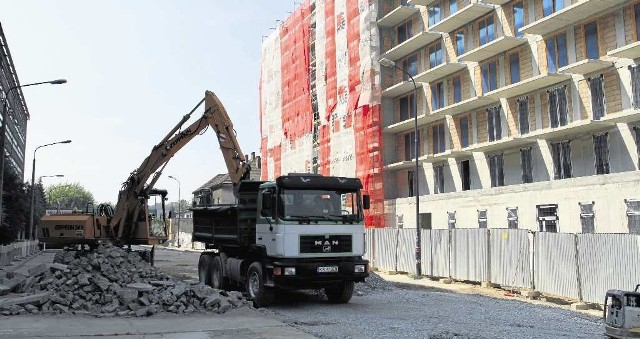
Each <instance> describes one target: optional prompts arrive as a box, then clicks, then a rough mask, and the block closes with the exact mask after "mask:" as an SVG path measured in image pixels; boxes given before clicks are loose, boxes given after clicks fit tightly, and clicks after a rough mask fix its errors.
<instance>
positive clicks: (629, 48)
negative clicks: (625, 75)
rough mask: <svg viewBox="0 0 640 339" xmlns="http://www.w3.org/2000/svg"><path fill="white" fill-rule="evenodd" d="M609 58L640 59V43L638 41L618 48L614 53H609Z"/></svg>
mask: <svg viewBox="0 0 640 339" xmlns="http://www.w3.org/2000/svg"><path fill="white" fill-rule="evenodd" d="M607 55H608V56H612V57H616V58H627V59H635V58H640V41H636V42H634V43H632V44H628V45H626V46H623V47H620V48H616V49H614V50H613V51H609V53H607Z"/></svg>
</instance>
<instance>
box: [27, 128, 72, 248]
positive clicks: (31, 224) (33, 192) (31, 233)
mask: <svg viewBox="0 0 640 339" xmlns="http://www.w3.org/2000/svg"><path fill="white" fill-rule="evenodd" d="M70 142H71V140H64V141H58V142H52V143H50V144H46V145H42V146H38V147H36V149H35V150H33V167H31V206H30V207H29V229H28V230H29V236H30V237H31V239H33V240H35V239H36V232H35V229H34V225H35V224H34V222H33V213H34V210H35V201H36V189H35V188H36V151H37V150H38V149H40V148H42V147H47V146H52V145H57V144H68V143H70ZM55 176H62V174H57V175H55Z"/></svg>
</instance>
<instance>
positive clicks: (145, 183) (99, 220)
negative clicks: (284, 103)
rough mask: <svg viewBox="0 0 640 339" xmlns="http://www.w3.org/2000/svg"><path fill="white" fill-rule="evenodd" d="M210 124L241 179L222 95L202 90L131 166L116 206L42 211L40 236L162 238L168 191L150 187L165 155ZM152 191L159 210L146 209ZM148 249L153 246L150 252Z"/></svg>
mask: <svg viewBox="0 0 640 339" xmlns="http://www.w3.org/2000/svg"><path fill="white" fill-rule="evenodd" d="M202 103H204V104H205V111H204V114H203V115H202V116H201V117H200V118H199V119H198V120H197V121H195V122H193V123H192V124H191V125H189V126H188V127H186V128H183V125H185V123H186V122H187V121H188V120H189V119H190V118H191V115H192V114H193V113H194V112H195V111H196V110H197V109H198V107H200V106H201V105H202ZM221 112H223V114H221ZM209 126H211V127H212V128H213V129H214V131H216V133H217V134H218V140H219V142H220V147H221V149H222V153H223V154H224V155H225V159H229V160H228V161H232V162H233V166H232V167H229V174H230V175H231V177H232V178H233V180H236V181H239V180H241V179H244V178H245V176H246V175H247V173H248V172H247V170H246V169H247V168H248V165H247V164H246V163H245V162H244V157H243V156H242V153H237V152H238V151H239V149H240V148H239V146H238V145H237V144H236V143H234V142H235V138H232V139H231V140H224V136H227V135H229V134H231V133H233V126H232V125H231V122H230V121H229V118H228V116H227V114H226V112H224V108H223V107H222V103H221V102H220V100H219V99H218V98H217V97H216V95H215V94H214V93H212V92H210V91H206V92H205V97H204V98H203V99H202V100H200V102H199V103H198V104H197V105H196V106H195V107H194V108H193V109H192V110H191V111H190V112H189V113H188V114H186V115H184V116H183V117H182V119H181V120H180V121H179V122H178V124H176V125H175V127H173V128H172V129H171V131H169V133H167V135H166V136H165V137H164V138H163V139H162V140H161V141H160V142H159V143H158V144H157V145H155V146H154V147H153V148H152V150H151V153H150V154H149V156H147V157H146V158H145V159H144V161H143V162H142V164H140V166H139V167H138V168H137V169H136V170H134V171H133V172H131V174H130V175H129V177H128V178H127V180H126V181H125V182H124V183H123V184H122V187H121V189H120V192H119V194H118V201H117V203H116V206H115V208H113V207H111V206H110V205H104V204H101V205H98V206H97V207H96V208H94V207H92V206H87V208H86V209H85V211H84V212H81V213H68V214H55V215H45V216H43V217H42V219H41V221H40V227H41V230H40V231H41V232H40V237H39V240H40V241H41V242H42V243H44V244H49V245H54V246H61V245H64V246H69V245H84V244H88V245H89V246H96V245H97V244H99V243H102V242H110V243H114V244H116V245H157V244H162V243H164V242H166V240H167V223H168V220H167V219H166V218H165V205H164V202H165V200H166V196H167V191H166V190H158V189H154V188H153V187H154V185H155V183H156V182H157V180H158V179H159V177H160V175H161V174H162V171H163V170H164V168H165V167H166V166H167V164H168V162H169V160H170V159H171V158H172V157H173V156H174V155H175V154H176V153H177V152H178V151H179V150H180V149H182V148H183V147H184V146H185V145H186V144H187V143H189V141H191V140H192V139H193V138H194V137H195V136H196V135H199V134H202V133H203V132H204V131H205V130H206V129H207V127H209ZM223 130H224V131H223ZM222 131H223V132H222ZM227 166H230V165H229V164H227ZM154 196H159V197H160V201H161V202H162V204H161V207H162V212H161V214H160V215H159V216H153V215H151V214H150V213H149V208H148V201H149V198H150V197H154ZM156 214H158V213H156ZM152 253H153V251H151V255H152Z"/></svg>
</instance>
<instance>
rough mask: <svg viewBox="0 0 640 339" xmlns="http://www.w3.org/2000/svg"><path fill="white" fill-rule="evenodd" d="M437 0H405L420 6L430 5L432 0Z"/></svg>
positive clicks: (433, 0) (434, 0)
mask: <svg viewBox="0 0 640 339" xmlns="http://www.w3.org/2000/svg"><path fill="white" fill-rule="evenodd" d="M436 1H438V0H407V4H409V5H414V6H415V5H420V6H425V7H427V6H431V4H433V3H434V2H436Z"/></svg>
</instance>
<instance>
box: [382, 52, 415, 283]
mask: <svg viewBox="0 0 640 339" xmlns="http://www.w3.org/2000/svg"><path fill="white" fill-rule="evenodd" d="M380 65H382V66H384V67H394V68H396V69H399V70H400V71H402V72H403V73H404V74H406V75H408V76H409V79H411V82H412V83H413V107H412V108H413V122H414V124H413V134H414V139H413V141H414V144H413V147H414V150H415V159H416V169H415V171H414V173H413V182H414V183H415V192H414V193H415V196H416V279H419V278H420V276H421V275H422V256H421V253H422V246H421V242H422V239H421V238H422V235H421V234H420V233H421V229H420V191H419V189H420V186H419V185H418V179H419V176H418V170H419V168H420V162H419V161H418V150H419V148H418V86H416V81H415V80H414V79H413V76H412V75H411V73H409V72H407V71H406V70H405V69H403V68H401V67H398V66H396V63H395V62H393V61H391V60H389V59H387V58H382V59H380Z"/></svg>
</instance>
